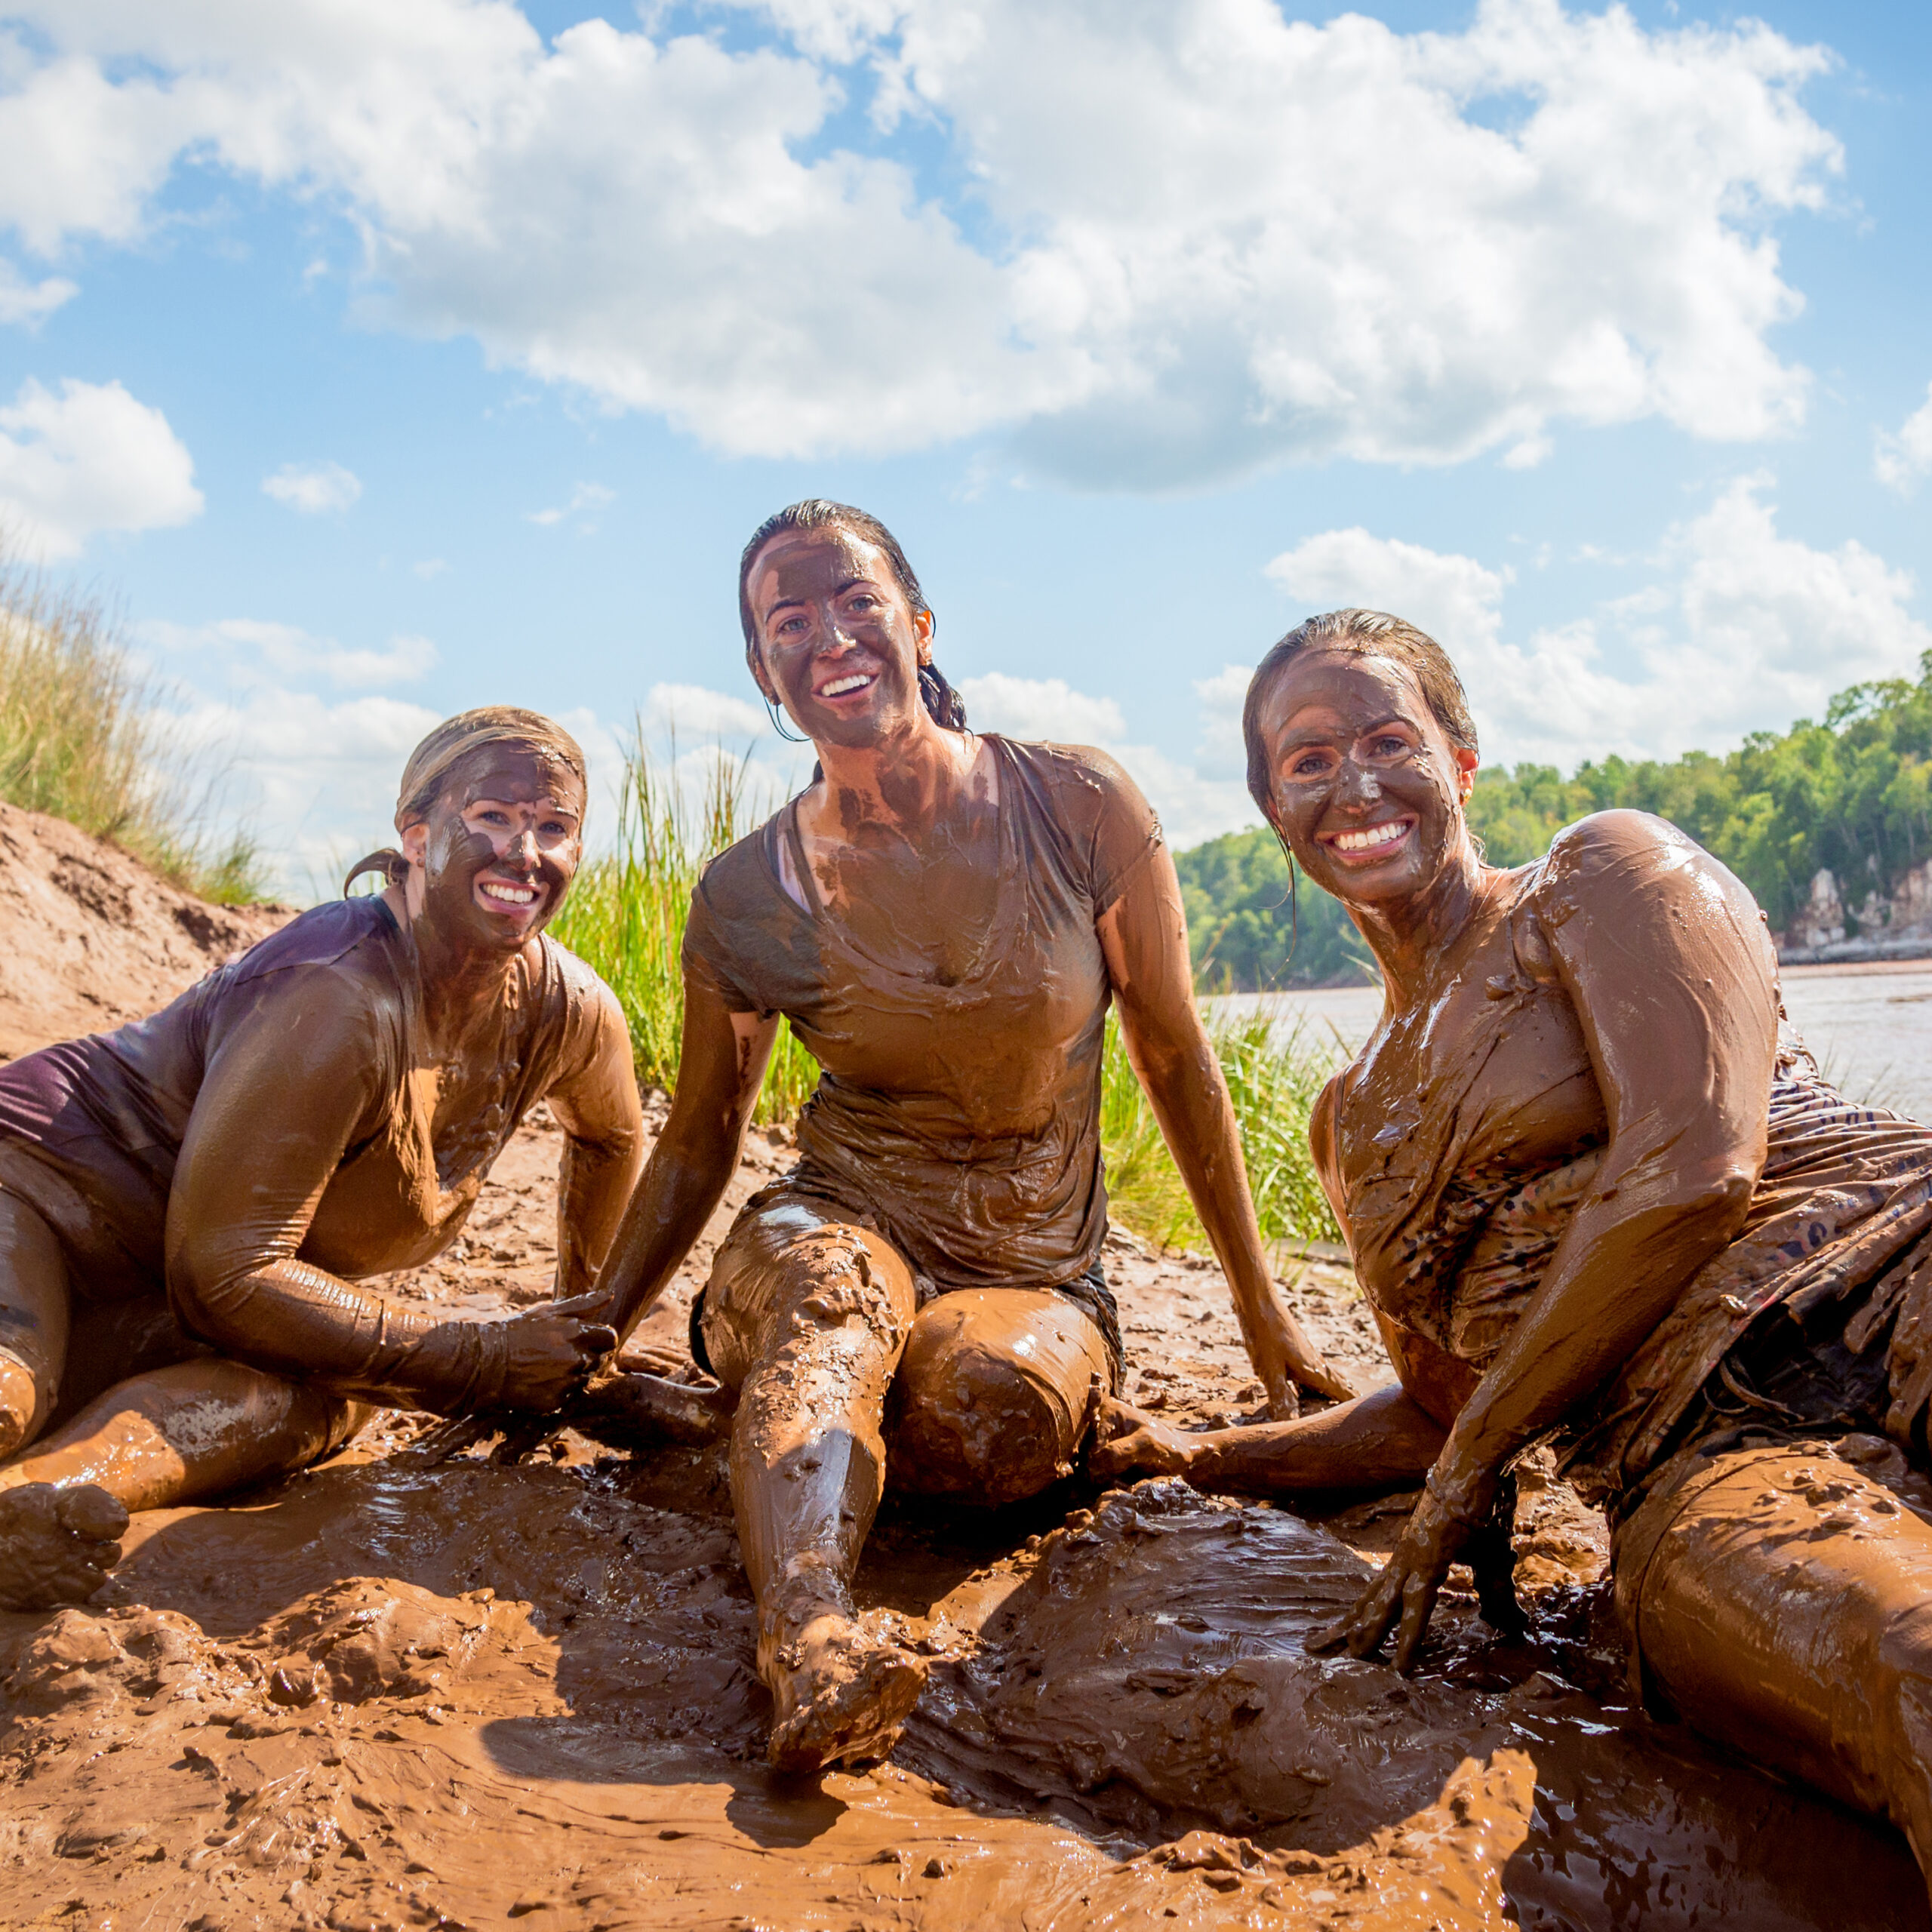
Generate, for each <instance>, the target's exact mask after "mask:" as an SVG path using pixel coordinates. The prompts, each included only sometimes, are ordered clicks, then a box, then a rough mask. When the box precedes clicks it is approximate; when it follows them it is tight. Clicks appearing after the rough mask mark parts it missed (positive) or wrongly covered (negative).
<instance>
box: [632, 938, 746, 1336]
mask: <svg viewBox="0 0 1932 1932" xmlns="http://www.w3.org/2000/svg"><path fill="white" fill-rule="evenodd" d="M777 1032H778V1016H777V1014H757V1013H743V1012H734V1011H732V1010H731V1003H730V1002H729V1001H728V998H727V997H726V995H724V993H723V992H721V991H720V990H719V989H718V987H717V986H715V985H714V984H713V983H712V981H711V980H710V979H709V977H708V976H707V975H706V974H704V973H703V971H694V970H692V969H691V968H690V967H689V966H688V965H687V968H686V969H685V1037H684V1045H683V1049H682V1051H681V1053H680V1054H679V1056H678V1091H677V1092H676V1094H675V1095H674V1096H673V1097H672V1102H671V1114H670V1118H669V1119H668V1120H666V1121H665V1123H664V1131H663V1133H662V1134H660V1135H659V1136H658V1139H657V1146H655V1147H654V1148H653V1149H651V1158H650V1160H649V1161H647V1162H646V1163H645V1170H644V1177H643V1179H642V1180H640V1181H639V1182H638V1184H637V1189H636V1191H635V1192H634V1193H633V1194H632V1196H631V1199H630V1204H629V1207H626V1210H625V1211H624V1217H623V1224H622V1225H621V1226H620V1228H619V1229H618V1230H617V1243H616V1245H615V1246H614V1247H613V1248H612V1250H611V1258H610V1260H608V1262H607V1263H605V1267H604V1271H603V1273H602V1275H601V1277H600V1278H599V1280H598V1293H599V1294H601V1296H602V1297H603V1303H602V1317H603V1319H604V1320H605V1321H608V1322H609V1323H610V1324H611V1325H612V1326H613V1327H615V1328H616V1329H617V1332H618V1334H620V1336H624V1335H628V1334H629V1333H630V1331H632V1329H633V1328H634V1327H636V1326H637V1324H638V1322H639V1321H641V1320H642V1319H643V1318H644V1316H645V1314H646V1313H647V1312H648V1311H649V1309H650V1308H651V1304H652V1303H654V1302H655V1301H656V1300H657V1297H659V1296H660V1294H663V1291H664V1289H665V1287H666V1285H667V1284H669V1281H670V1279H671V1278H672V1275H675V1273H676V1272H678V1267H679V1266H681V1263H683V1261H684V1258H685V1256H686V1255H687V1254H689V1253H690V1252H691V1244H692V1243H693V1242H694V1241H696V1240H697V1238H698V1236H699V1235H701V1234H702V1233H703V1232H704V1226H705V1223H706V1222H707V1221H709V1220H710V1219H711V1217H712V1214H713V1213H714V1212H715V1210H716V1208H717V1206H718V1202H719V1201H721V1200H722V1199H723V1198H724V1189H725V1186H726V1185H727V1184H728V1183H729V1181H730V1180H731V1176H732V1174H733V1173H734V1171H735V1170H736V1168H737V1164H738V1156H739V1154H740V1151H741V1150H742V1149H743V1144H744V1138H745V1128H746V1123H747V1122H749V1120H750V1119H751V1117H752V1109H753V1107H754V1106H756V1104H757V1102H758V1088H759V1086H760V1085H761V1083H762V1082H763V1081H764V1069H765V1065H766V1063H767V1062H768V1061H769V1060H770V1059H771V1043H772V1041H774V1039H775V1038H777Z"/></svg>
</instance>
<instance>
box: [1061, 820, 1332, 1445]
mask: <svg viewBox="0 0 1932 1932" xmlns="http://www.w3.org/2000/svg"><path fill="white" fill-rule="evenodd" d="M1098 926H1099V931H1100V944H1101V946H1102V949H1103V951H1104V952H1105V953H1106V961H1107V972H1108V976H1109V978H1110V979H1111V980H1112V982H1113V990H1114V998H1115V1000H1116V1001H1118V1004H1119V1008H1120V1026H1121V1038H1122V1039H1123V1041H1124V1042H1125V1044H1126V1047H1127V1053H1128V1059H1129V1060H1131V1062H1132V1063H1133V1065H1134V1072H1135V1073H1136V1074H1137V1075H1139V1077H1140V1084H1141V1085H1142V1086H1143V1088H1146V1092H1147V1098H1148V1100H1149V1103H1151V1104H1152V1107H1153V1109H1154V1117H1155V1119H1156V1120H1158V1121H1159V1122H1160V1124H1161V1134H1162V1135H1163V1136H1164V1137H1165V1139H1166V1140H1167V1143H1168V1148H1169V1149H1170V1150H1171V1152H1172V1153H1173V1155H1174V1164H1175V1165H1176V1166H1177V1168H1180V1176H1181V1179H1182V1180H1183V1181H1184V1182H1185V1183H1186V1186H1187V1191H1188V1194H1189V1198H1191V1199H1192V1201H1193V1203H1194V1207H1195V1213H1197V1214H1198V1215H1199V1216H1200V1217H1201V1226H1202V1227H1203V1228H1204V1229H1206V1230H1207V1238H1208V1240H1209V1241H1210V1242H1211V1243H1212V1244H1213V1246H1214V1253H1215V1256H1216V1257H1217V1259H1218V1260H1219V1261H1220V1264H1221V1268H1222V1271H1223V1273H1224V1274H1225V1275H1226V1277H1227V1280H1228V1287H1229V1290H1230V1291H1231V1292H1232V1295H1233V1297H1234V1304H1235V1314H1236V1315H1238V1317H1239V1318H1240V1321H1241V1338H1242V1340H1244V1342H1245V1343H1247V1353H1248V1358H1249V1359H1250V1360H1251V1361H1252V1362H1253V1363H1254V1369H1255V1373H1256V1374H1257V1375H1259V1376H1260V1378H1261V1381H1262V1385H1263V1387H1264V1388H1266V1390H1267V1392H1268V1405H1269V1409H1270V1410H1271V1411H1272V1412H1273V1414H1275V1415H1277V1416H1293V1415H1294V1414H1297V1413H1298V1411H1299V1410H1300V1401H1299V1399H1298V1398H1297V1395H1296V1393H1295V1384H1296V1383H1297V1382H1300V1383H1303V1385H1305V1386H1306V1387H1308V1388H1310V1389H1318V1390H1320V1391H1321V1393H1322V1394H1324V1395H1335V1396H1340V1397H1344V1398H1346V1397H1347V1396H1349V1395H1352V1393H1353V1391H1352V1389H1350V1388H1349V1386H1348V1384H1347V1383H1346V1382H1344V1381H1343V1380H1341V1378H1340V1377H1339V1376H1337V1374H1335V1373H1334V1371H1333V1370H1331V1368H1330V1367H1328V1366H1327V1364H1326V1363H1325V1362H1324V1361H1322V1359H1321V1356H1320V1355H1319V1354H1318V1353H1317V1352H1316V1351H1315V1348H1314V1346H1312V1343H1310V1342H1309V1339H1308V1337H1307V1336H1306V1335H1305V1334H1303V1332H1302V1328H1301V1324H1300V1323H1299V1322H1297V1321H1296V1320H1295V1318H1294V1316H1293V1315H1291V1314H1290V1313H1289V1312H1288V1311H1287V1309H1286V1308H1285V1307H1284V1306H1283V1305H1282V1303H1281V1297H1279V1296H1278V1294H1276V1293H1275V1284H1274V1278H1273V1276H1272V1272H1271V1271H1270V1270H1269V1266H1268V1263H1267V1258H1266V1255H1265V1254H1264V1253H1263V1249H1262V1245H1261V1230H1260V1227H1259V1226H1258V1225H1257V1223H1256V1221H1255V1218H1254V1198H1253V1197H1252V1196H1251V1194H1250V1193H1249V1192H1248V1185H1247V1163H1246V1161H1244V1159H1243V1158H1242V1155H1241V1135H1240V1132H1239V1131H1238V1128H1236V1126H1235V1115H1234V1108H1233V1106H1232V1104H1231V1103H1229V1099H1228V1087H1227V1081H1226V1079H1225V1078H1223V1075H1222V1072H1221V1063H1220V1059H1219V1058H1218V1057H1217V1055H1216V1054H1215V1052H1214V1047H1213V1045H1212V1044H1211V1043H1210V1041H1209V1040H1208V1038H1207V1030H1206V1029H1205V1028H1204V1027H1203V1026H1202V1025H1201V1014H1200V1009H1199V1008H1198V1007H1197V1006H1196V1005H1195V1002H1194V971H1193V965H1192V961H1190V959H1189V957H1188V949H1187V915H1186V913H1185V912H1183V909H1182V906H1181V897H1180V880H1179V879H1178V878H1176V877H1175V875H1174V860H1172V859H1171V858H1170V857H1168V853H1167V851H1166V848H1164V847H1162V848H1160V849H1159V850H1158V851H1155V852H1153V853H1152V854H1150V856H1149V858H1148V860H1147V861H1146V863H1144V864H1143V865H1140V866H1137V867H1136V868H1135V869H1134V871H1133V872H1131V874H1129V875H1128V879H1127V882H1126V884H1125V886H1124V889H1123V890H1122V891H1121V896H1120V897H1118V899H1116V900H1115V901H1114V903H1112V905H1111V906H1109V907H1108V908H1107V909H1106V911H1105V912H1103V913H1102V914H1101V915H1100V920H1099V922H1098Z"/></svg>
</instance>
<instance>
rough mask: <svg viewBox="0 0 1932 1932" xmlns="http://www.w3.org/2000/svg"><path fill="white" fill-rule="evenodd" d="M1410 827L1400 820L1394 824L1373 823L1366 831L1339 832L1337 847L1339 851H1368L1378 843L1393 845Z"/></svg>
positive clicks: (1336, 839) (1336, 840)
mask: <svg viewBox="0 0 1932 1932" xmlns="http://www.w3.org/2000/svg"><path fill="white" fill-rule="evenodd" d="M1408 829H1409V828H1408V826H1407V825H1406V824H1405V823H1403V822H1402V821H1401V820H1397V821H1396V822H1395V823H1394V824H1393V825H1372V826H1370V827H1369V828H1368V829H1367V830H1366V831H1364V832H1338V833H1337V835H1336V838H1335V849H1336V851H1338V852H1367V851H1373V850H1374V848H1376V847H1377V846H1378V845H1393V844H1395V842H1396V841H1397V840H1398V839H1399V838H1401V836H1402V835H1403V833H1404V832H1407V830H1408Z"/></svg>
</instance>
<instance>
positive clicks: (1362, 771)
mask: <svg viewBox="0 0 1932 1932" xmlns="http://www.w3.org/2000/svg"><path fill="white" fill-rule="evenodd" d="M1381 796H1382V787H1381V786H1380V785H1379V784H1377V783H1376V779H1375V774H1374V772H1372V771H1370V770H1369V769H1368V768H1367V766H1366V765H1361V764H1356V762H1355V760H1354V759H1353V758H1344V759H1343V761H1342V768H1341V770H1340V771H1339V772H1338V773H1337V774H1336V777H1335V797H1336V799H1337V802H1338V803H1340V804H1345V805H1372V804H1375V803H1376V802H1377V801H1378V800H1379V799H1380V798H1381Z"/></svg>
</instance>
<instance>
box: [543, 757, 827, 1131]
mask: <svg viewBox="0 0 1932 1932" xmlns="http://www.w3.org/2000/svg"><path fill="white" fill-rule="evenodd" d="M750 829H752V826H751V823H750V819H749V814H748V812H747V810H746V798H745V766H744V764H743V763H742V762H740V763H736V764H734V762H733V761H732V760H731V759H730V758H727V757H726V756H725V755H724V753H723V752H718V753H716V754H715V755H714V756H713V758H712V761H711V762H710V764H709V766H708V767H707V768H706V773H705V781H704V784H703V789H702V792H701V795H700V797H699V798H698V799H697V802H696V804H695V805H694V804H692V803H691V801H690V800H688V798H686V797H685V795H684V792H683V791H682V789H681V788H680V787H679V786H678V784H677V783H675V780H674V779H672V778H670V777H666V776H665V775H663V774H660V772H659V771H657V769H656V768H654V766H653V765H652V764H651V761H650V760H649V758H647V757H646V756H645V754H644V753H643V752H642V751H641V749H634V750H632V752H629V754H628V755H626V758H625V761H624V775H623V783H622V785H621V786H620V790H619V793H618V803H617V841H616V843H615V845H614V848H612V849H611V851H610V852H608V854H605V856H604V857H601V858H596V859H592V860H590V861H589V863H586V865H585V866H583V869H581V870H580V872H578V874H577V881H576V883H575V884H574V885H573V886H572V887H571V896H570V897H569V898H568V899H567V900H565V902H564V909H563V910H562V911H561V912H560V913H558V915H557V918H556V920H555V923H554V924H552V927H551V928H550V931H551V933H552V935H553V937H555V938H556V939H557V940H559V941H560V942H561V943H562V944H564V945H565V946H568V947H569V948H570V949H571V951H572V952H574V953H576V954H577V956H578V957H579V958H581V959H583V960H585V961H587V962H588V963H589V964H590V965H591V966H592V967H593V968H595V969H596V971H598V973H600V974H601V975H602V976H603V977H604V980H605V983H607V984H608V986H610V988H611V991H612V992H614V993H615V994H616V995H617V1003H618V1004H619V1005H620V1006H621V1007H622V1008H623V1011H624V1018H625V1020H626V1021H627V1022H628V1023H629V1026H630V1029H631V1051H632V1053H633V1054H635V1057H636V1060H637V1077H638V1084H639V1085H640V1086H641V1087H643V1088H645V1089H646V1090H647V1091H648V1090H649V1089H650V1088H654V1087H657V1088H662V1089H663V1091H665V1092H666V1093H669V1092H670V1091H671V1090H672V1088H674V1087H675V1085H676V1084H677V1080H678V1054H680V1052H681V1051H682V1050H683V1047H684V1038H685V982H684V974H683V968H682V965H681V955H682V952H683V949H684V943H685V921H686V920H687V918H689V916H690V914H691V888H693V887H694V886H695V885H696V884H697V878H698V875H699V873H700V872H703V869H704V868H705V867H706V865H708V864H709V863H710V862H711V860H713V859H714V858H715V857H717V856H718V854H719V853H720V852H721V851H724V848H725V847H726V846H728V845H730V844H734V843H735V842H736V841H737V840H738V839H739V838H742V837H743V835H744V834H745V833H746V832H749V830H750ZM817 1079H818V1063H817V1061H816V1060H814V1059H813V1058H812V1057H811V1054H808V1053H807V1052H806V1051H805V1050H804V1048H803V1047H801V1046H800V1045H799V1044H798V1041H796V1040H795V1038H793V1037H792V1028H791V1024H790V1023H789V1021H787V1022H786V1023H783V1025H781V1026H780V1028H779V1029H778V1041H777V1045H776V1046H775V1047H774V1048H773V1050H772V1055H771V1066H769V1067H768V1069H766V1072H765V1076H764V1087H763V1088H762V1089H761V1091H760V1093H759V1095H758V1111H757V1112H756V1114H755V1115H754V1118H755V1119H757V1120H758V1121H761V1122H767V1123H768V1122H773V1121H789V1120H792V1119H794V1118H796V1117H797V1115H798V1110H799V1109H801V1107H803V1106H804V1103H805V1101H806V1100H807V1098H808V1097H809V1096H810V1094H811V1091H812V1088H813V1087H814V1085H815V1084H817Z"/></svg>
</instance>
